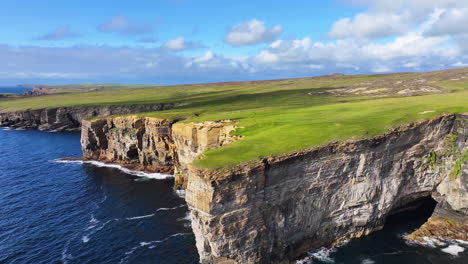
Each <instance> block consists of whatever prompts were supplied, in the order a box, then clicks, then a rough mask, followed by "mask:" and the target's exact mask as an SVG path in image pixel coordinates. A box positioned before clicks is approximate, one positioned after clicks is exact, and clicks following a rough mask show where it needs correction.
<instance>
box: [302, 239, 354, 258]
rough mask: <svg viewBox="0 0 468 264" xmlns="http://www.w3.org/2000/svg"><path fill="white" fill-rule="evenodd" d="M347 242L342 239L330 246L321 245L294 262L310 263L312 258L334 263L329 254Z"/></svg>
mask: <svg viewBox="0 0 468 264" xmlns="http://www.w3.org/2000/svg"><path fill="white" fill-rule="evenodd" d="M349 242H350V240H344V241H342V242H341V243H339V244H337V245H336V246H335V247H332V248H326V247H321V248H319V249H316V250H313V251H310V252H308V253H307V257H305V258H303V259H300V260H297V261H296V264H312V263H313V262H314V260H319V261H321V262H324V263H335V260H334V259H333V258H332V257H331V255H332V254H333V253H335V252H336V251H337V250H338V248H340V247H342V246H344V245H346V244H348V243H349Z"/></svg>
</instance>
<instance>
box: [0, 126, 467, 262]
mask: <svg viewBox="0 0 468 264" xmlns="http://www.w3.org/2000/svg"><path fill="white" fill-rule="evenodd" d="M79 137H80V135H79V133H48V132H40V131H29V130H6V129H2V128H0V263H1V264H10V263H16V264H23V263H27V264H41V263H44V264H50V263H70V264H82V263H90V264H91V263H92V264H106V263H163V264H165V263H168V264H175V263H179V264H186V263H198V254H197V251H196V248H195V238H194V235H193V233H192V231H191V227H190V221H189V218H188V209H187V207H186V205H185V203H184V200H183V198H181V197H179V196H178V195H177V194H176V193H174V191H173V190H172V185H173V179H172V178H168V179H152V178H147V177H138V176H134V175H131V174H128V173H125V172H123V171H121V170H119V169H117V168H109V167H99V166H95V165H92V164H82V163H61V162H56V161H54V160H56V159H58V158H63V157H80V156H81V149H80V143H79V141H80V140H79V139H80V138H79ZM140 176H145V175H140ZM149 176H151V175H149ZM433 206H434V205H433V204H430V203H429V204H428V205H426V206H424V207H422V208H421V209H420V210H417V211H414V212H412V213H404V214H400V215H396V216H394V217H392V218H390V219H388V221H387V225H386V227H385V228H384V230H383V231H380V232H376V233H374V234H372V235H370V236H367V237H363V238H360V239H355V240H352V241H350V242H348V243H346V244H345V245H342V246H340V247H338V248H335V249H331V250H330V249H321V250H317V251H314V252H311V253H310V256H308V257H306V259H304V260H303V261H301V262H302V263H346V264H347V263H351V264H373V263H377V264H379V263H382V264H393V263H397V264H405V263H408V264H426V263H434V264H445V263H447V264H448V263H454V264H462V263H464V264H466V263H468V249H467V248H468V247H467V246H466V245H462V244H456V243H448V244H447V245H444V246H436V247H428V246H421V245H414V244H409V243H408V242H407V241H405V240H404V239H403V236H404V235H405V234H406V233H409V232H411V231H413V230H415V229H416V228H417V227H418V226H420V225H421V224H422V223H424V221H425V220H426V219H427V218H428V217H429V216H430V214H431V212H432V209H433ZM450 247H451V248H450ZM448 248H449V249H448ZM444 250H445V251H444ZM459 250H464V252H461V253H458V256H456V255H455V253H456V251H459Z"/></svg>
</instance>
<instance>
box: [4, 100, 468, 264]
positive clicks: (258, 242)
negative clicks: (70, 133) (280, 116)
mask: <svg viewBox="0 0 468 264" xmlns="http://www.w3.org/2000/svg"><path fill="white" fill-rule="evenodd" d="M153 107H154V108H151V109H160V110H163V109H164V108H165V107H167V106H163V105H161V106H153ZM134 110H135V112H136V111H138V110H140V111H141V109H138V110H136V109H134ZM36 111H39V112H37V113H34V114H30V113H29V114H26V112H27V111H23V112H22V113H21V114H19V113H14V114H11V113H10V114H8V113H2V114H0V121H1V123H0V124H2V125H10V126H13V127H14V126H17V127H23V128H38V129H52V128H56V127H57V126H59V127H60V129H61V130H69V129H73V130H76V129H78V128H79V127H80V126H81V133H82V137H81V144H82V148H83V155H84V157H83V160H97V161H100V162H104V163H111V164H119V165H122V166H124V167H126V168H129V169H134V170H141V171H148V172H160V173H170V174H174V175H175V183H176V188H178V189H185V191H186V201H187V204H188V206H189V208H190V212H191V218H192V228H193V231H194V234H195V237H196V245H197V249H198V252H199V255H200V258H201V259H200V261H201V263H228V264H231V263H232V264H234V263H291V262H292V261H293V260H295V259H296V258H298V257H300V256H302V255H303V254H304V253H306V252H308V251H310V250H312V249H316V248H319V247H322V246H331V245H333V244H336V243H339V242H340V241H343V240H346V239H350V238H355V237H360V236H363V235H367V234H369V233H371V232H374V231H377V230H380V229H381V228H382V227H383V226H384V224H385V219H386V217H387V216H389V215H391V214H393V213H395V212H397V211H401V210H405V209H411V208H408V206H409V205H411V204H412V203H413V202H415V201H417V200H419V199H421V198H425V197H432V198H433V199H434V200H436V201H437V203H438V205H437V208H436V210H435V211H434V213H433V215H432V217H431V218H430V219H429V220H428V222H427V223H426V224H424V225H423V226H421V228H420V229H419V230H418V231H416V232H414V233H413V234H411V235H410V236H409V238H411V239H414V240H420V239H424V237H427V236H432V237H439V238H442V239H462V240H465V239H466V238H467V234H468V167H467V166H466V155H467V151H468V114H457V115H455V114H448V115H443V116H440V117H437V118H434V119H432V120H426V121H422V122H416V123H411V124H407V125H404V126H400V127H398V128H395V129H393V130H392V131H390V132H388V133H386V134H383V135H379V136H375V137H371V138H366V139H361V140H354V141H346V142H341V143H332V144H328V145H324V146H318V147H314V148H311V149H307V150H303V151H298V152H293V153H285V154H281V155H276V156H272V157H267V158H262V159H259V160H256V161H251V162H247V163H243V164H239V165H237V166H234V167H232V168H219V169H204V168H199V167H197V166H195V165H194V164H193V161H194V160H196V159H197V158H198V157H199V156H200V155H201V154H202V153H203V152H205V151H206V150H208V149H213V148H219V147H222V146H225V145H227V144H231V143H232V142H234V141H236V140H239V139H240V138H238V137H234V136H232V135H231V134H230V132H231V131H233V130H235V128H236V127H235V123H234V122H231V121H229V120H225V121H218V122H200V123H184V122H175V121H173V120H167V119H161V118H149V117H136V116H124V117H114V118H112V117H110V118H100V119H95V120H82V119H81V120H80V121H79V122H73V121H70V118H68V117H67V115H66V114H62V113H65V111H68V109H61V110H36ZM49 111H51V112H49ZM112 111H114V112H117V110H112ZM112 111H111V110H109V109H107V110H105V111H104V110H103V111H101V112H100V113H108V112H112ZM118 111H120V112H122V111H123V112H125V111H128V110H118ZM151 111H155V110H151ZM57 112H60V113H61V114H58V116H60V118H55V119H54V118H50V116H54V115H55V116H57ZM75 112H79V113H81V114H75V115H74V117H73V120H74V119H75V118H79V116H84V115H87V114H89V113H90V112H89V110H83V111H75ZM51 113H52V114H51ZM53 113H55V114H53ZM91 114H92V115H91V116H96V115H101V114H96V115H94V112H93V113H91ZM62 116H65V118H63V117H62ZM13 117H19V118H17V119H15V118H13ZM28 117H29V119H28ZM30 117H33V118H30ZM25 120H30V121H25ZM38 120H39V121H38ZM57 120H59V122H57ZM62 121H63V122H62ZM12 122H13V123H12ZM45 124H47V125H45ZM55 124H60V125H55Z"/></svg>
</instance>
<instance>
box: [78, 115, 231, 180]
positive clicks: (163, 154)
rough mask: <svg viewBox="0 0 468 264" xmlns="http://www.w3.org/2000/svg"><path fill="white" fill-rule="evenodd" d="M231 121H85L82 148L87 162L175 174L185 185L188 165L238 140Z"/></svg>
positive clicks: (157, 119)
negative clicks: (95, 161) (203, 155)
mask: <svg viewBox="0 0 468 264" xmlns="http://www.w3.org/2000/svg"><path fill="white" fill-rule="evenodd" d="M234 129H235V127H234V126H233V125H232V123H231V122H229V121H224V122H202V123H197V124H195V123H188V124H184V123H176V124H174V122H173V121H170V120H167V119H160V118H147V117H134V116H129V117H117V118H103V119H97V120H92V121H86V120H83V127H82V130H81V145H82V147H83V154H84V158H85V159H91V160H101V161H105V162H110V163H119V164H123V165H126V166H127V167H132V168H134V169H138V170H145V171H155V172H163V173H174V172H175V171H177V182H178V184H179V185H180V187H183V186H185V185H186V181H185V177H184V175H186V172H187V170H188V166H189V165H190V164H191V163H192V161H193V160H195V159H196V158H197V157H198V155H200V154H201V153H202V152H204V151H206V150H208V149H211V148H219V147H221V146H223V145H226V144H228V143H230V142H232V141H234V140H235V137H233V136H231V135H229V133H230V132H231V131H232V130H234Z"/></svg>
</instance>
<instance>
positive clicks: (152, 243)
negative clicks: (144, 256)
mask: <svg viewBox="0 0 468 264" xmlns="http://www.w3.org/2000/svg"><path fill="white" fill-rule="evenodd" d="M189 234H190V233H177V234H173V235H170V236H169V237H167V238H165V239H163V240H154V241H143V242H140V245H138V246H136V247H133V248H131V249H130V250H129V251H127V252H125V257H124V258H122V259H121V260H120V262H119V263H124V262H125V261H127V259H128V257H129V256H130V255H132V254H133V253H134V252H135V251H136V250H137V249H139V248H142V247H148V248H149V249H153V248H156V246H157V244H159V243H164V242H166V241H168V240H169V239H171V238H173V237H177V236H185V235H189Z"/></svg>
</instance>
